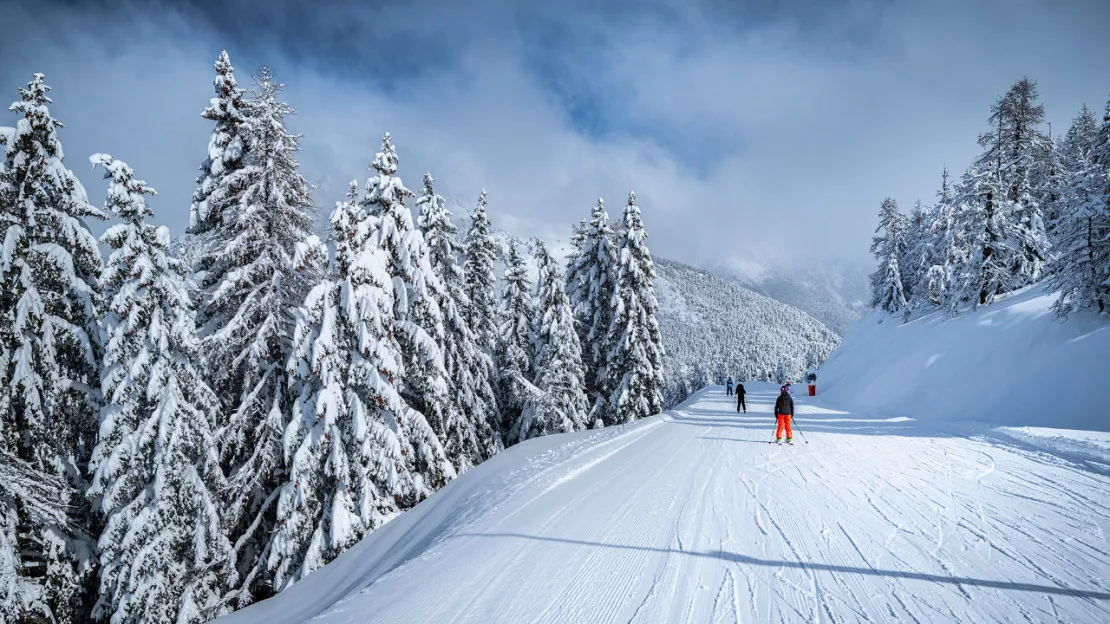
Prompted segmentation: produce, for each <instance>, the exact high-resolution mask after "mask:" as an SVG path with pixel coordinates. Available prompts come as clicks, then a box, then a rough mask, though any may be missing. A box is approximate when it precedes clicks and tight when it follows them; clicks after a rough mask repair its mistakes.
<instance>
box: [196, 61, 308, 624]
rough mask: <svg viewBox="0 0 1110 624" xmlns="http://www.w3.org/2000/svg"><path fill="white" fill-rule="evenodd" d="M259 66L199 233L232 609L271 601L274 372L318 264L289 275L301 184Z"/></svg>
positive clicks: (300, 235) (279, 394)
mask: <svg viewBox="0 0 1110 624" xmlns="http://www.w3.org/2000/svg"><path fill="white" fill-rule="evenodd" d="M283 88H284V86H283V85H282V84H281V83H279V82H278V81H277V80H276V79H275V78H274V76H273V74H272V73H271V72H270V71H269V69H267V68H263V69H262V70H261V71H260V72H259V75H258V76H257V78H256V84H255V88H254V89H253V91H252V93H250V97H249V98H247V99H244V100H243V101H242V103H241V109H242V110H244V111H247V112H248V113H249V114H245V115H244V121H243V123H242V125H241V126H240V127H239V132H240V135H239V137H238V140H241V141H243V142H244V143H245V145H247V146H248V148H249V149H247V151H246V155H245V157H244V159H243V161H242V163H241V165H242V167H241V169H239V170H238V171H237V172H236V174H235V178H236V180H237V182H236V185H237V186H239V187H240V190H239V191H238V193H237V194H236V196H235V201H234V203H232V204H230V205H227V206H225V207H224V208H223V217H222V218H221V219H220V221H219V223H218V224H214V225H213V226H212V228H211V229H210V230H208V232H207V233H206V234H205V235H204V240H205V249H206V251H207V257H208V260H209V261H208V263H207V265H208V270H207V272H206V273H205V279H204V286H205V289H204V292H203V297H204V308H205V311H206V315H207V322H206V328H205V329H206V335H205V336H204V346H205V349H204V351H205V354H206V356H207V357H206V361H207V367H208V370H209V371H210V373H209V378H210V379H211V381H212V385H213V387H214V388H215V389H216V391H217V393H218V395H219V397H220V398H221V399H222V401H223V404H224V407H225V411H224V414H223V416H222V418H221V419H220V421H221V422H222V423H226V424H224V426H223V427H222V429H221V431H220V435H219V436H218V440H219V445H220V451H221V463H222V465H223V466H224V469H225V471H226V472H227V474H228V476H229V483H228V487H227V488H226V490H225V491H224V492H223V496H222V497H221V498H222V509H223V511H224V519H225V521H226V524H227V527H228V531H229V535H230V537H231V539H232V541H233V543H234V545H235V550H236V554H237V564H238V566H239V568H238V575H237V576H238V578H239V580H240V583H239V584H237V585H236V587H235V590H236V591H237V598H236V600H237V602H238V605H239V606H245V605H246V604H249V603H250V602H252V601H253V600H255V599H258V598H264V597H266V596H267V595H268V594H269V593H270V592H271V589H270V588H269V578H268V574H267V569H266V565H265V555H264V552H263V550H264V548H265V544H266V542H267V541H268V539H269V538H268V535H269V534H270V533H271V532H272V531H273V529H274V522H275V517H274V514H275V509H274V503H275V501H276V499H277V490H278V488H279V487H280V484H281V483H282V482H283V481H284V480H285V475H284V466H283V460H282V449H281V436H282V432H283V431H284V429H285V423H286V421H287V420H288V414H289V413H290V410H291V409H292V397H291V396H289V393H288V387H289V379H288V376H287V374H286V368H285V363H286V361H287V360H288V358H289V353H290V349H291V341H292V330H293V323H294V320H295V319H294V313H295V310H296V308H297V307H298V306H299V305H300V304H301V303H302V302H303V301H304V298H305V295H306V294H307V293H308V290H309V288H310V286H311V285H312V284H313V283H314V282H315V281H317V280H318V279H319V277H320V276H321V275H320V274H321V271H322V267H321V266H313V265H309V266H303V267H301V268H300V270H298V271H295V270H294V269H293V253H294V250H295V248H296V244H297V243H298V242H300V241H304V240H305V239H306V238H307V237H308V236H310V235H311V233H312V228H313V220H314V214H313V204H312V198H311V197H310V186H309V184H308V182H307V181H306V180H305V178H304V176H303V175H302V174H301V173H300V171H299V165H298V163H297V159H296V154H297V151H298V150H299V149H300V148H299V145H298V143H299V136H298V135H294V134H290V133H289V132H288V131H287V130H286V125H285V120H286V118H287V117H288V116H289V115H291V114H293V113H294V111H293V109H292V107H290V106H289V105H288V104H286V103H284V102H282V101H281V95H282V90H283Z"/></svg>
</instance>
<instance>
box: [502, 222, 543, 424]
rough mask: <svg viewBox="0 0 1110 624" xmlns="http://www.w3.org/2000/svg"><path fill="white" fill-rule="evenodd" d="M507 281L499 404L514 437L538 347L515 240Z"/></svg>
mask: <svg viewBox="0 0 1110 624" xmlns="http://www.w3.org/2000/svg"><path fill="white" fill-rule="evenodd" d="M506 262H507V264H508V266H507V267H506V269H505V281H504V286H503V290H502V292H501V305H500V307H499V309H498V319H499V323H498V325H499V327H498V332H497V335H498V337H499V339H498V341H497V353H496V356H497V358H496V360H497V372H498V386H499V387H498V400H497V402H498V405H499V406H500V407H501V436H502V439H503V440H505V441H506V442H511V441H513V439H514V438H513V429H514V428H517V424H518V423H519V422H520V416H521V411H522V410H523V408H524V401H525V399H526V398H527V397H528V396H529V395H528V393H527V392H526V389H525V387H524V384H525V383H527V382H528V380H529V379H531V378H532V371H533V368H532V365H533V360H534V359H535V350H534V347H533V344H532V319H533V317H534V316H535V306H534V304H533V302H532V284H531V282H530V281H529V279H528V267H527V266H526V265H525V262H524V257H523V256H522V255H521V253H520V249H519V248H518V245H517V242H516V240H513V241H511V242H510V243H509V255H508V258H507V260H506Z"/></svg>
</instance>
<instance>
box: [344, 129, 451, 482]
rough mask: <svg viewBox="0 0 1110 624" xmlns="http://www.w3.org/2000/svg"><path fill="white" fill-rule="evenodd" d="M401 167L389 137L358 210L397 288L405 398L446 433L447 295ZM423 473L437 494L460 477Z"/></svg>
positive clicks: (446, 470)
mask: <svg viewBox="0 0 1110 624" xmlns="http://www.w3.org/2000/svg"><path fill="white" fill-rule="evenodd" d="M397 162H398V158H397V152H396V150H394V148H393V141H392V138H391V137H390V136H389V133H386V135H385V137H384V138H383V139H382V151H381V152H379V153H378V154H377V156H376V157H375V158H374V163H373V164H372V165H371V169H373V170H374V171H376V172H377V175H374V176H371V177H370V179H368V180H367V181H366V195H365V196H364V197H363V198H362V201H361V202H360V205H361V206H362V208H363V210H365V212H366V213H367V214H368V215H369V216H371V217H373V225H374V226H375V229H374V230H373V231H372V234H373V236H374V240H373V244H374V245H377V246H378V247H380V248H381V249H382V250H383V251H384V252H385V257H386V265H385V266H386V270H387V271H388V273H389V275H390V277H391V278H392V279H393V282H394V297H393V318H394V327H395V328H396V334H397V342H398V345H399V346H400V348H401V356H402V358H403V362H404V366H403V370H404V373H403V374H402V376H401V384H400V391H401V397H402V398H403V399H404V401H405V403H407V404H408V405H409V406H410V407H412V408H413V409H415V410H416V411H417V412H419V413H420V414H422V415H423V416H424V417H425V418H426V419H427V421H428V422H429V423H431V425H432V428H433V430H435V431H446V430H447V427H446V423H447V420H448V411H449V409H450V401H449V399H448V396H447V394H448V390H449V388H448V383H447V370H446V369H445V367H444V362H443V352H442V350H441V349H440V345H442V344H443V343H444V342H445V329H444V322H443V311H442V310H441V309H440V307H439V302H440V301H443V300H444V299H445V298H446V297H447V293H446V291H445V286H444V285H443V283H442V282H440V280H439V278H438V277H437V276H436V274H435V272H434V271H432V270H431V262H430V261H429V259H428V248H427V245H426V244H425V242H424V236H423V235H422V234H421V233H420V231H419V230H417V229H416V228H415V227H413V222H412V214H411V213H409V209H408V208H406V207H405V198H406V197H411V196H412V192H411V191H409V190H408V189H407V188H405V185H404V184H403V183H402V182H401V178H399V177H397V175H396V173H397ZM437 448H438V447H437ZM424 469H425V472H422V473H421V476H422V477H423V478H424V479H425V480H426V481H427V483H428V485H429V487H431V488H432V489H433V490H435V489H438V488H440V487H442V486H443V485H445V484H446V483H447V482H448V481H450V480H451V479H453V478H454V477H455V474H456V471H455V470H454V468H453V467H452V466H451V464H450V462H448V461H446V460H444V461H442V462H439V461H430V462H428V463H427V464H426V466H425V467H424Z"/></svg>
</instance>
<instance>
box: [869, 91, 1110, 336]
mask: <svg viewBox="0 0 1110 624" xmlns="http://www.w3.org/2000/svg"><path fill="white" fill-rule="evenodd" d="M1037 98H1038V93H1037V83H1036V82H1033V81H1031V80H1029V79H1028V78H1023V79H1022V80H1020V81H1018V82H1017V83H1015V84H1014V85H1013V86H1012V87H1010V89H1009V90H1008V91H1007V92H1006V93H1005V94H1004V95H1003V96H1001V97H1000V98H999V99H998V101H997V102H995V103H994V104H993V105H992V106H991V108H990V115H989V116H988V118H987V121H988V127H987V129H986V131H985V132H984V133H983V134H982V135H980V136H979V146H980V147H981V149H982V151H981V152H980V154H979V156H978V157H977V158H976V159H975V160H974V162H972V163H971V164H970V165H969V166H968V168H967V170H966V171H965V172H964V174H963V175H962V176H961V177H960V179H959V180H953V179H952V178H951V177H950V175H949V172H948V170H947V169H946V170H944V172H943V174H942V176H941V186H940V190H939V191H938V192H937V197H936V201H935V202H934V203H932V204H922V203H921V202H920V201H919V202H917V203H916V204H915V205H914V207H913V210H912V211H911V212H910V214H909V215H906V214H904V213H902V212H901V211H900V210H899V209H898V204H897V203H896V202H895V201H894V200H893V199H890V198H887V199H885V200H883V202H882V206H881V208H880V210H879V227H878V228H877V230H876V234H877V235H876V236H875V238H874V240H873V243H872V246H871V251H872V253H873V254H875V258H876V260H877V261H878V269H877V270H876V272H875V273H874V274H873V275H872V277H871V284H872V294H873V299H872V305H874V306H875V307H878V308H881V309H883V310H886V311H888V312H892V313H900V314H903V315H904V316H905V317H906V318H909V317H910V316H912V315H915V314H919V313H923V312H929V311H935V310H943V311H945V312H948V313H952V312H955V311H957V310H960V309H964V308H969V307H970V308H974V307H978V306H983V305H989V304H990V303H991V302H992V301H994V300H995V299H996V298H997V297H999V296H1000V295H1004V294H1006V293H1009V292H1012V291H1014V290H1017V289H1020V288H1024V287H1027V286H1030V285H1033V284H1038V283H1047V284H1048V285H1049V286H1050V287H1051V288H1052V289H1053V290H1054V291H1055V292H1057V300H1056V303H1055V309H1056V311H1057V313H1058V314H1059V315H1061V316H1067V315H1068V314H1069V313H1071V312H1073V311H1075V310H1078V309H1093V310H1096V311H1097V312H1098V313H1100V314H1103V313H1106V312H1107V305H1108V304H1110V102H1108V103H1107V106H1106V112H1105V114H1104V115H1103V117H1102V120H1101V122H1097V121H1096V120H1095V117H1094V115H1092V113H1091V111H1090V110H1089V109H1088V108H1087V106H1086V105H1084V106H1083V107H1082V108H1081V109H1080V111H1079V114H1078V115H1076V117H1075V119H1074V121H1073V122H1072V124H1071V127H1070V128H1069V129H1068V131H1067V133H1066V134H1064V135H1063V136H1059V137H1051V136H1049V135H1048V134H1046V133H1045V131H1044V129H1043V126H1044V118H1045V111H1044V107H1043V106H1042V105H1040V104H1039V103H1038V101H1037Z"/></svg>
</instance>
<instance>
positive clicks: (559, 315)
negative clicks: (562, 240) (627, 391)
mask: <svg viewBox="0 0 1110 624" xmlns="http://www.w3.org/2000/svg"><path fill="white" fill-rule="evenodd" d="M534 245H535V252H536V263H537V265H538V266H539V283H538V284H537V304H538V305H537V309H536V321H535V329H534V332H533V335H534V339H535V348H536V363H535V370H536V377H535V386H536V388H537V389H538V390H539V392H538V393H533V394H532V396H530V397H529V398H528V399H527V400H526V401H525V402H524V409H523V410H522V411H521V416H520V423H519V425H518V426H517V427H516V428H514V433H515V435H514V436H513V439H514V440H518V441H523V440H527V439H530V438H535V437H538V436H544V435H550V434H553V433H566V432H569V431H575V430H578V429H583V428H585V426H586V417H587V415H588V413H589V401H588V400H587V398H586V394H585V392H584V388H583V385H584V374H585V371H584V370H583V366H582V348H581V346H580V345H579V343H578V334H577V332H576V331H575V329H574V311H573V310H572V309H571V306H570V299H569V298H568V297H567V293H566V278H565V276H564V275H565V270H564V269H563V267H561V266H560V265H559V263H558V262H557V261H556V260H555V259H554V258H552V257H551V254H550V253H548V251H547V247H546V245H544V244H543V242H542V241H539V240H536V241H535V242H534Z"/></svg>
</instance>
